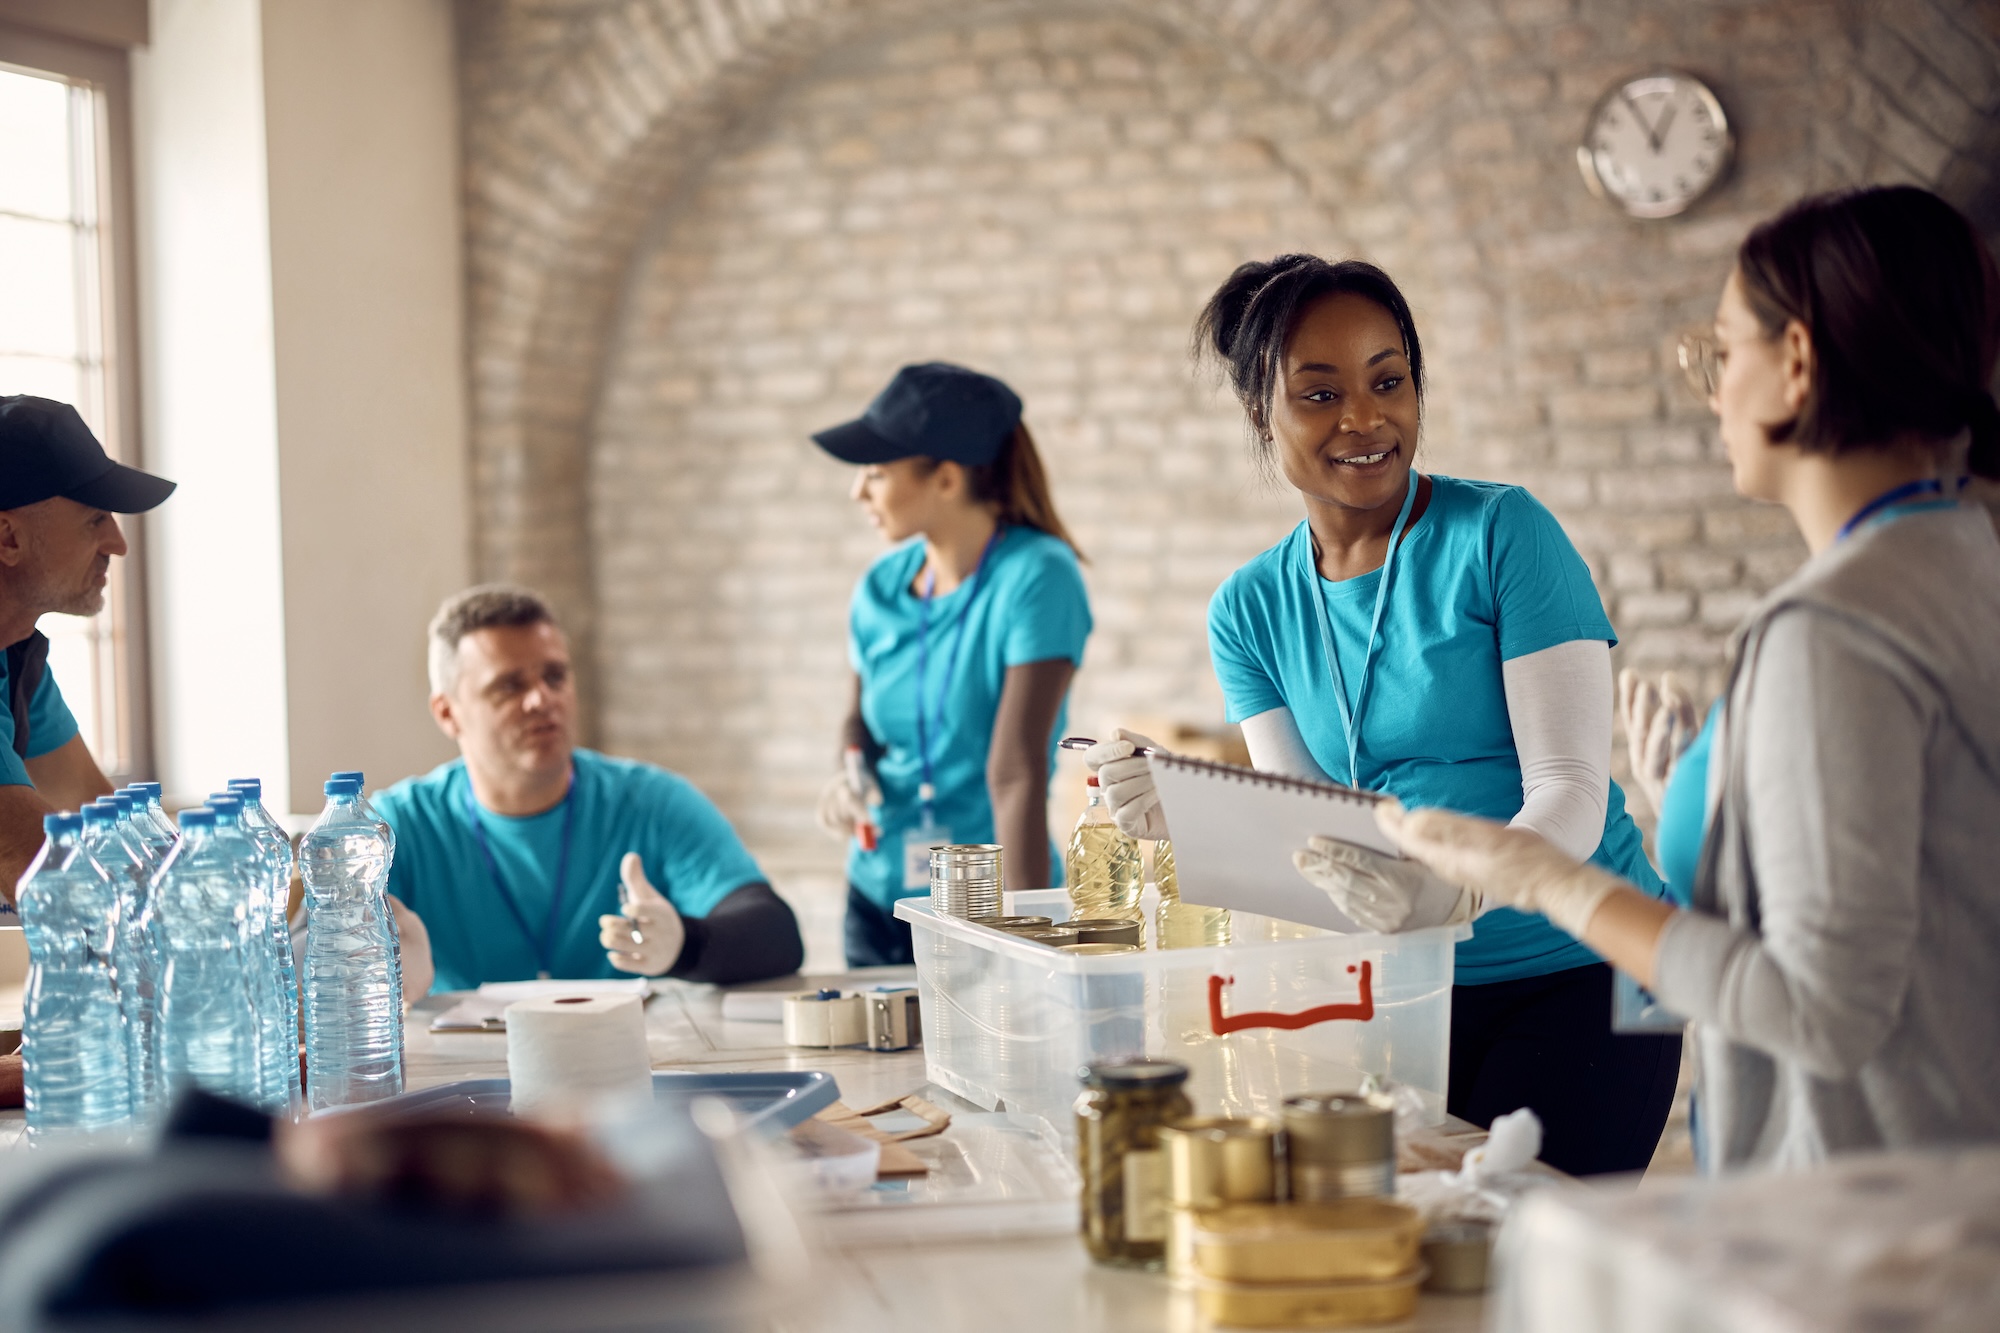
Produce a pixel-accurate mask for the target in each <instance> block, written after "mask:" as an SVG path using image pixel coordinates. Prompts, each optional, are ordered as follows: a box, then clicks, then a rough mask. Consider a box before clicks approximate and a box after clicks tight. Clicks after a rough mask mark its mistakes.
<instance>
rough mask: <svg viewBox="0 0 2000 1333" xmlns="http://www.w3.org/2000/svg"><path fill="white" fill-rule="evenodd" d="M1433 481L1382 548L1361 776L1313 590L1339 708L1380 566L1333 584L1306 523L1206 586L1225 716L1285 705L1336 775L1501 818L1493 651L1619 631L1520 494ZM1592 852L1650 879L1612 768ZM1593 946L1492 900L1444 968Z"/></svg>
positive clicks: (1517, 964)
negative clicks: (1418, 511) (1386, 576)
mask: <svg viewBox="0 0 2000 1333" xmlns="http://www.w3.org/2000/svg"><path fill="white" fill-rule="evenodd" d="M1431 481H1432V491H1431V502H1430V506H1429V508H1428V509H1427V510H1426V511H1425V513H1424V515H1423V517H1422V518H1421V519H1419V520H1418V521H1416V522H1415V523H1413V524H1411V525H1410V528H1409V530H1408V534H1407V536H1406V537H1405V538H1404V540H1403V544H1402V548H1401V550H1400V551H1398V552H1397V554H1396V558H1395V564H1394V570H1393V573H1392V576H1391V579H1390V586H1389V596H1388V600H1387V603H1386V604H1385V606H1384V607H1383V612H1382V628H1381V633H1380V637H1379V638H1378V640H1377V643H1376V647H1375V660H1374V664H1373V667H1372V668H1371V670H1370V672H1369V681H1368V686H1367V697H1366V699H1365V700H1364V701H1363V707H1362V711H1361V719H1360V733H1361V739H1360V745H1359V754H1358V759H1359V766H1360V770H1361V771H1360V772H1359V773H1358V774H1350V773H1349V772H1348V747H1347V732H1346V728H1345V726H1344V725H1343V724H1342V722H1341V717H1340V709H1339V707H1338V706H1337V705H1336V703H1335V701H1334V695H1333V688H1334V686H1333V679H1334V678H1333V672H1332V668H1331V666H1330V664H1329V663H1328V661H1327V658H1326V651H1325V648H1324V646H1323V641H1322V639H1321V637H1320V632H1319V613H1318V611H1317V610H1316V609H1315V607H1314V605H1313V599H1314V597H1315V589H1314V584H1315V583H1317V584H1319V585H1320V587H1322V588H1324V590H1325V594H1326V609H1327V612H1328V616H1329V619H1330V621H1331V623H1332V629H1333V637H1334V643H1335V650H1336V651H1337V652H1338V653H1339V655H1340V662H1341V667H1342V670H1341V677H1342V679H1343V680H1344V682H1345V683H1346V686H1347V690H1348V692H1349V703H1350V706H1351V705H1352V702H1353V695H1354V692H1355V691H1356V690H1357V689H1358V688H1359V686H1360V680H1361V657H1362V653H1363V649H1364V648H1365V646H1366V644H1367V640H1368V632H1369V626H1370V623H1371V621H1372V620H1373V617H1374V613H1375V600H1376V593H1377V591H1378V589H1379V588H1380V587H1381V579H1382V571H1381V570H1379V569H1378V570H1375V571H1373V572H1371V573H1368V574H1364V575H1362V576H1360V577H1359V578H1353V579H1345V580H1342V581H1340V582H1337V583H1336V582H1332V581H1329V580H1326V579H1323V578H1321V577H1320V576H1319V572H1318V570H1317V569H1316V568H1315V567H1314V564H1313V558H1312V533H1311V530H1310V528H1309V527H1308V526H1307V525H1306V524H1304V523H1300V524H1299V526H1298V527H1297V528H1296V529H1294V530H1293V532H1292V534H1291V535H1290V536H1288V537H1286V538H1285V540H1283V541H1282V542H1279V543H1278V544H1277V545H1276V546H1274V547H1272V548H1271V549H1270V550H1268V551H1265V552H1264V553H1263V554H1261V555H1259V556H1258V557H1257V558H1256V559H1254V560H1252V561H1251V562H1250V563H1249V564H1247V565H1245V566H1243V568H1241V569H1239V570H1237V571H1236V572H1235V573H1234V574H1232V575H1230V576H1229V578H1228V580H1227V581H1226V582H1224V583H1223V585H1222V587H1221V588H1220V589H1218V590H1217V591H1216V594H1215V597H1214V598H1213V599H1212V600H1211V601H1210V603H1209V608H1208V639H1209V652H1210V655H1211V656H1212V658H1213V659H1214V664H1215V674H1216V678H1217V680H1218V681H1219V682H1220V683H1221V685H1222V694H1223V698H1224V700H1225V702H1226V703H1227V705H1228V710H1229V720H1230V721H1232V722H1241V721H1242V720H1243V719H1245V718H1248V717H1255V716H1256V715H1257V714H1259V713H1265V712H1269V711H1270V710H1271V709H1273V708H1280V707H1282V708H1289V709H1290V710H1291V712H1292V716H1293V717H1294V718H1295V719H1296V720H1297V722H1298V726H1299V731H1300V733H1301V734H1302V735H1303V737H1304V739H1305V743H1306V748H1307V749H1308V750H1310V751H1311V752H1312V756H1313V758H1314V759H1315V760H1316V761H1317V762H1318V763H1319V766H1320V768H1321V769H1323V770H1324V771H1325V772H1326V773H1327V774H1329V775H1330V776H1332V777H1334V778H1335V779H1338V780H1340V781H1342V782H1350V781H1351V782H1353V783H1354V785H1357V786H1361V787H1366V788H1369V789H1371V790H1376V791H1386V792H1390V793H1392V794H1393V795H1395V796H1396V797H1397V798H1398V799H1399V800H1401V801H1402V802H1403V803H1404V804H1405V805H1408V806H1412V807H1415V806H1438V807H1442V808H1444V809H1449V810H1458V811H1463V812H1464V813H1467V814H1475V815H1483V816H1485V817H1487V818H1489V819H1498V820H1507V819H1512V818H1513V817H1514V816H1515V815H1517V814H1519V813H1520V810H1521V760H1520V756H1519V755H1518V754H1517V753H1516V752H1515V749H1514V730H1513V726H1512V725H1511V723H1510V721H1509V719H1508V715H1507V695H1506V686H1505V683H1504V680H1503V678H1502V676H1501V672H1500V664H1501V663H1502V662H1505V661H1509V660H1511V659H1513V658H1516V657H1525V656H1527V655H1528V654H1529V653H1536V652H1540V651H1541V650H1542V649H1544V648H1553V647H1555V646H1556V645H1557V644H1560V643H1568V642H1571V641H1572V640H1576V639H1602V640H1604V641H1605V642H1607V643H1615V642H1616V641H1617V640H1616V636H1615V635H1614V634H1613V633H1612V630H1611V622H1610V621H1609V620H1607V619H1606V618H1605V615H1604V604H1603V602H1602V601H1600V600H1599V598H1598V596H1597V589H1596V587H1595V585H1593V584H1592V583H1591V581H1590V571H1589V570H1588V569H1586V568H1585V567H1584V563H1583V559H1582V557H1581V556H1579V555H1578V554H1577V552H1576V548H1575V547H1574V546H1573V545H1571V544H1570V540H1569V538H1568V536H1567V535H1566V534H1565V533H1564V532H1563V530H1562V527H1561V525H1560V524H1558V523H1557V522H1556V520H1555V516H1554V515H1552V514H1550V513H1549V511H1548V510H1546V509H1544V508H1543V507H1542V506H1541V505H1540V504H1539V503H1538V502H1537V501H1536V500H1535V498H1534V497H1533V496H1531V495H1529V494H1528V493H1527V492H1526V491H1524V490H1522V489H1521V488H1519V487H1517V486H1503V485H1499V484H1497V483H1493V482H1481V481H1464V480H1460V479H1458V478H1455V477H1439V476H1434V477H1432V478H1431ZM1585 703H1586V704H1587V705H1588V706H1592V707H1599V706H1601V707H1606V708H1608V707H1610V705H1611V701H1610V700H1609V699H1608V698H1607V699H1605V700H1603V701H1601V703H1600V702H1598V701H1585ZM1591 859H1592V860H1593V861H1594V862H1596V863H1597V864H1599V865H1602V866H1604V867H1605V868H1607V869H1609V870H1611V871H1612V872H1613V873H1615V874H1618V875H1622V876H1624V877H1625V878H1626V879H1628V880H1630V881H1632V883H1634V884H1636V885H1638V886H1639V887H1640V888H1642V889H1644V890H1646V891H1647V892H1649V893H1658V892H1659V890H1660V883H1659V879H1658V877H1657V876H1656V875H1655V874H1654V873H1653V868H1652V866H1651V865H1650V864H1649V863H1648V862H1647V860H1646V854H1645V849H1644V846H1643V844H1642V842H1641V840H1640V836H1639V830H1638V827H1637V826H1636V825H1635V824H1634V823H1633V822H1632V818H1631V816H1630V815H1629V814H1627V813H1626V811H1625V794H1624V793H1623V792H1622V791H1620V790H1619V787H1618V784H1617V783H1615V782H1614V783H1612V784H1611V790H1610V793H1609V801H1608V804H1607V808H1606V811H1605V817H1604V839H1603V841H1602V842H1600V843H1599V844H1598V847H1597V852H1596V854H1595V855H1594V856H1593V857H1592V858H1591ZM1596 961H1597V955H1596V954H1595V953H1592V952H1591V951H1590V950H1589V949H1587V948H1585V947H1584V946H1583V945H1582V944H1579V943H1578V942H1577V941H1576V940H1575V939H1573V938H1571V937H1570V936H1569V935H1568V934H1566V933H1565V932H1563V931H1561V930H1558V929H1557V928H1556V927H1555V926H1552V925H1550V924H1549V923H1548V922H1547V921H1546V920H1545V919H1543V918H1542V917H1540V916H1537V915H1531V914H1523V913H1520V912H1516V911H1514V910H1513V909H1511V908H1498V909H1495V910H1494V911H1492V912H1489V913H1487V914H1486V915H1485V916H1484V917H1481V918H1480V919H1479V921H1478V923H1477V924H1476V925H1475V926H1474V928H1473V934H1472V938H1471V939H1469V940H1464V941H1461V942H1460V943H1459V945H1458V954H1457V978H1458V981H1459V982H1460V983H1462V984H1469V985H1476V984H1480V983H1483V982H1492V981H1511V980H1515V979H1517V978H1521V977H1532V976H1541V975H1544V974H1546V973H1550V972H1557V971H1561V970H1562V969H1564V968H1570V967H1580V966H1583V965H1585V964H1588V963H1593V962H1596Z"/></svg>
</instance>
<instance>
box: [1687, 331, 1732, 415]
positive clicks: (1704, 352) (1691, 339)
mask: <svg viewBox="0 0 2000 1333" xmlns="http://www.w3.org/2000/svg"><path fill="white" fill-rule="evenodd" d="M1676 352H1677V355H1678V356H1679V358H1680V363H1681V373H1682V374H1684V375H1686V376H1687V382H1688V387H1689V388H1691V389H1693V390H1694V392H1695V396H1696V397H1698V398H1700V399H1701V400H1702V401H1703V402H1704V403H1705V402H1707V401H1708V400H1709V399H1711V398H1713V397H1715V390H1716V386H1717V385H1719V384H1721V383H1722V355H1721V348H1720V347H1719V346H1717V344H1716V341H1715V335H1714V334H1713V333H1711V332H1709V331H1708V330H1707V329H1689V330H1688V331H1687V332H1685V333H1683V334H1681V340H1680V344H1679V346H1678V347H1677V348H1676Z"/></svg>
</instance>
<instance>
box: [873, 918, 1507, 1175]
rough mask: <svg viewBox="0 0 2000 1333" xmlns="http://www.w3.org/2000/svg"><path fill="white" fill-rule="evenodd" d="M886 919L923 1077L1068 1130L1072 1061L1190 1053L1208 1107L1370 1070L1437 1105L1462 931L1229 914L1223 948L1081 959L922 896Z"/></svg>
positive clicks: (1076, 1064)
mask: <svg viewBox="0 0 2000 1333" xmlns="http://www.w3.org/2000/svg"><path fill="white" fill-rule="evenodd" d="M1150 897H1151V894H1150V892H1149V894H1148V898H1150ZM1008 902H1009V906H1008V907H1007V911H1008V912H1009V913H1010V914H1014V915H1022V914H1039V915H1044V916H1049V917H1053V918H1055V919H1056V920H1058V921H1060V920H1063V919H1064V918H1066V917H1067V916H1068V914H1069V899H1068V897H1067V895H1065V894H1064V893H1063V891H1062V890H1060V889H1050V890H1044V891H1041V892H1035V893H1015V894H1009V895H1008ZM896 915H897V916H899V917H901V918H902V919H903V920H905V921H908V922H909V923H910V925H911V928H912V930H913V932H914V936H915V945H916V964H917V986H918V990H919V992H920V993H921V996H922V1003H923V1022H924V1062H925V1065H926V1068H927V1071H928V1073H929V1076H930V1078H931V1080H932V1081H933V1082H935V1083H937V1084H938V1085H939V1086H941V1087H945V1088H949V1089H950V1090H951V1091H953V1092H955V1093H957V1094H958V1095H959V1096H961V1097H964V1098H966V1099H967V1100H968V1101H971V1102H974V1103H976V1104H978V1105H980V1106H983V1107H985V1108H987V1109H989V1110H997V1109H1001V1108H1004V1109H1006V1110H1008V1111H1012V1112H1016V1113H1024V1114H1029V1115H1035V1116H1040V1117H1041V1118H1042V1119H1043V1120H1045V1121H1047V1122H1048V1124H1049V1126H1050V1128H1051V1129H1052V1130H1053V1131H1054V1132H1055V1133H1056V1134H1057V1135H1058V1136H1060V1137H1061V1138H1062V1139H1064V1140H1065V1141H1068V1140H1070V1139H1072V1138H1074V1134H1075V1130H1074V1126H1073V1125H1072V1122H1071V1116H1070V1107H1071V1104H1072V1103H1073V1102H1074V1101H1075V1100H1076V1094H1077V1088H1078V1084H1077V1071H1078V1070H1079V1069H1080V1068H1081V1067H1082V1066H1084V1065H1086V1064H1089V1063H1091V1062H1093V1061H1097V1060H1112V1059H1117V1058H1119V1057H1121V1056H1131V1055H1151V1056H1158V1057H1161V1058H1164V1059H1168V1060H1178V1061H1180V1062H1181V1063H1183V1064H1185V1065H1187V1066H1188V1068H1189V1070H1190V1071H1191V1073H1190V1077H1189V1080H1188V1094H1189V1096H1191V1097H1192V1098H1193V1099H1194V1104H1195V1109H1196V1110H1197V1111H1198V1112H1199V1113H1201V1114H1204V1115H1230V1116H1244V1115H1267V1116H1275V1115H1276V1114H1277V1113H1278V1109H1279V1103H1280V1102H1281V1101H1282V1100H1283V1099H1284V1098H1286V1097H1289V1096H1291V1095H1293V1094H1294V1093H1300V1092H1313V1091H1318V1090H1322V1089H1325V1090H1336V1089H1343V1088H1354V1087H1356V1086H1357V1085H1358V1084H1359V1083H1360V1082H1361V1080H1362V1078H1363V1077H1365V1076H1366V1075H1368V1074H1379V1075H1383V1076H1386V1077H1388V1078H1392V1079H1394V1080H1396V1081H1397V1082H1398V1083H1401V1084H1403V1085H1405V1086H1407V1087H1409V1088H1411V1089H1414V1090H1415V1091H1416V1092H1417V1093H1418V1095H1419V1097H1420V1098H1421V1100H1422V1101H1423V1103H1424V1105H1425V1107H1426V1108H1427V1109H1428V1110H1429V1112H1430V1113H1431V1118H1432V1120H1433V1122H1436V1121H1441V1120H1443V1119H1444V1094H1445V1073H1446V1069H1447V1065H1448V1060H1449V1048H1450V1044H1451V981H1452V946H1453V945H1454V944H1455V943H1456V942H1457V941H1458V940H1460V939H1462V938H1464V937H1465V936H1466V935H1468V934H1469V933H1470V932H1469V930H1468V929H1467V928H1466V927H1463V926H1447V927H1440V928H1437V929H1433V930H1417V931H1411V932H1409V933H1407V934H1402V935H1340V934H1335V933H1333V932H1331V931H1322V930H1317V929H1314V928H1313V927H1310V926H1298V925H1293V924H1292V923H1290V922H1274V921H1270V920H1268V919H1267V918H1263V917H1252V916H1247V915H1242V914H1239V915H1238V917H1237V918H1236V922H1235V930H1234V934H1235V940H1234V942H1232V943H1231V944H1229V945H1226V946H1223V947H1220V948H1200V949H1165V950H1162V949H1156V948H1152V947H1148V948H1147V949H1146V950H1144V951H1143V952H1140V953H1131V954H1114V955H1108V956H1103V957H1088V956H1079V955H1074V954H1064V953H1058V952H1057V951H1055V950H1053V949H1050V948H1047V947H1045V946H1043V945H1039V944H1032V943H1029V942H1028V941H1026V940H1019V939H1013V938H1011V937H1009V936H1007V935H1004V934H1002V933H1000V932H999V931H996V930H992V929H989V928H987V927H985V926H977V925H974V924H972V923H971V922H969V921H964V920H960V919H958V918H956V917H947V916H939V915H936V914H935V913H933V912H932V911H931V904H930V900H929V899H927V898H905V899H903V900H902V901H900V902H898V903H897V904H896ZM1151 935H1152V925H1151V920H1150V914H1149V920H1148V925H1147V936H1148V940H1149V944H1150V940H1151Z"/></svg>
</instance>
